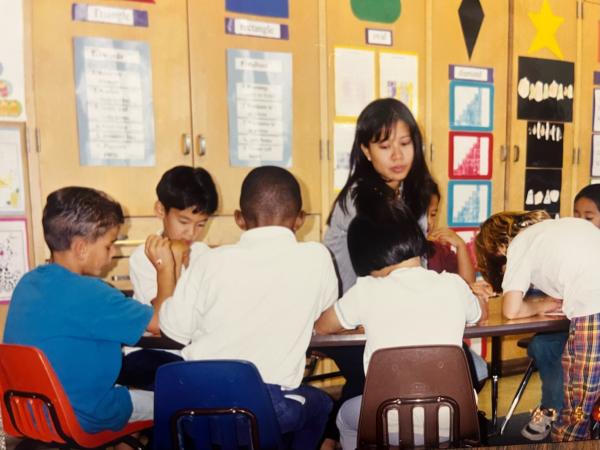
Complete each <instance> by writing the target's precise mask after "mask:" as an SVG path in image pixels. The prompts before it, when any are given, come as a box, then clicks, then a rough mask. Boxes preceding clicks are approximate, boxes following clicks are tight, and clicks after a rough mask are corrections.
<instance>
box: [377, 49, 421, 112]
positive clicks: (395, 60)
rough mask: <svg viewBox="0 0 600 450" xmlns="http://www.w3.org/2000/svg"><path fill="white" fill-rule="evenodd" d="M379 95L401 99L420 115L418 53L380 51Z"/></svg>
mask: <svg viewBox="0 0 600 450" xmlns="http://www.w3.org/2000/svg"><path fill="white" fill-rule="evenodd" d="M379 97H392V98H395V99H397V100H400V101H401V102H402V103H404V104H405V105H406V106H408V108H409V109H410V110H411V112H412V113H413V116H415V117H418V116H419V59H418V57H417V55H416V54H409V53H398V52H380V53H379ZM365 106H366V105H365Z"/></svg>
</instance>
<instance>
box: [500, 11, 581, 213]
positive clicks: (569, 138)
mask: <svg viewBox="0 0 600 450" xmlns="http://www.w3.org/2000/svg"><path fill="white" fill-rule="evenodd" d="M547 4H548V5H549V7H550V9H551V13H552V15H553V16H555V17H559V18H562V19H563V21H562V23H561V24H560V25H559V26H558V28H557V30H556V33H555V34H554V36H555V38H556V45H557V48H558V50H560V52H561V54H562V58H561V57H560V55H557V54H555V53H554V52H553V51H552V50H551V49H550V48H548V46H544V47H543V48H541V49H539V50H535V49H532V48H531V47H532V43H534V42H535V39H536V38H539V35H538V29H537V28H536V27H535V26H534V25H533V22H532V20H531V17H530V15H531V14H532V12H533V13H535V14H538V13H540V12H541V11H542V10H543V8H544V4H543V2H541V1H539V0H519V1H514V0H513V1H511V10H512V11H511V16H512V22H513V24H512V31H511V36H512V39H511V47H512V52H511V65H512V67H511V68H510V74H511V75H510V78H509V83H510V84H509V92H510V93H511V94H510V95H511V96H512V98H510V99H509V104H510V105H511V107H510V112H509V115H508V116H507V117H506V122H507V127H508V131H507V141H506V142H507V145H508V148H509V157H508V161H507V170H506V181H505V192H506V195H505V208H504V209H507V210H516V209H523V205H524V202H525V184H524V183H525V178H526V177H525V173H526V170H527V169H526V161H527V120H519V119H517V84H518V82H519V57H521V56H528V57H533V58H543V59H552V60H560V61H565V62H572V63H574V62H575V61H576V60H577V38H576V37H577V27H578V20H577V2H576V1H572V2H571V1H563V0H548V3H547ZM546 42H549V41H548V40H546ZM557 48H554V51H557ZM579 94H580V93H577V92H576V97H575V98H577V95H579ZM573 148H574V123H573V121H572V120H571V121H570V122H565V123H564V134H563V167H562V186H561V204H560V215H561V216H569V215H572V211H573V205H572V202H571V198H572V197H571V188H572V167H573V165H572V164H573V162H572V161H573Z"/></svg>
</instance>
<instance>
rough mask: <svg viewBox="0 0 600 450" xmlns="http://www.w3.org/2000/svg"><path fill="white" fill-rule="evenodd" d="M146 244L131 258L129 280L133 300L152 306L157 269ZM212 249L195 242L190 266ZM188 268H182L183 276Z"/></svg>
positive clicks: (134, 252) (191, 251)
mask: <svg viewBox="0 0 600 450" xmlns="http://www.w3.org/2000/svg"><path fill="white" fill-rule="evenodd" d="M144 247H145V246H144V244H142V245H139V246H138V247H137V248H136V249H135V250H134V251H133V253H132V254H131V256H130V257H129V278H130V279H131V284H132V286H133V298H135V299H136V300H138V301H139V302H142V303H144V304H146V305H150V304H151V302H152V300H153V299H154V298H155V297H156V290H157V285H156V269H155V268H154V266H153V265H152V263H151V262H150V260H149V259H148V257H147V256H146V253H145V251H144V250H145V249H144ZM209 250H210V248H209V247H208V245H206V244H205V243H203V242H194V243H193V244H192V245H191V247H190V264H188V266H189V265H191V264H192V262H193V261H194V260H196V258H198V257H199V256H200V255H202V254H203V253H205V252H207V251H209ZM185 270H186V268H185V267H182V268H181V272H182V274H183V273H184V272H185Z"/></svg>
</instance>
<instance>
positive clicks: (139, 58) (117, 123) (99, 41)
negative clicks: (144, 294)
mask: <svg viewBox="0 0 600 450" xmlns="http://www.w3.org/2000/svg"><path fill="white" fill-rule="evenodd" d="M74 51H75V83H76V91H75V93H76V98H77V125H78V130H79V161H80V164H81V165H82V166H154V165H155V163H156V159H155V137H154V108H153V101H152V64H151V62H150V47H149V46H148V43H146V42H141V41H118V40H112V39H104V38H93V37H76V38H74Z"/></svg>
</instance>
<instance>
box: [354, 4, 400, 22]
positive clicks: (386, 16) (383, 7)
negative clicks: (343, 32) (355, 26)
mask: <svg viewBox="0 0 600 450" xmlns="http://www.w3.org/2000/svg"><path fill="white" fill-rule="evenodd" d="M350 4H351V5H352V12H353V13H354V15H355V16H356V17H357V18H358V19H360V20H368V21H369V22H382V23H393V22H395V21H396V20H397V19H398V17H400V11H401V9H402V8H401V6H400V0H350Z"/></svg>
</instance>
